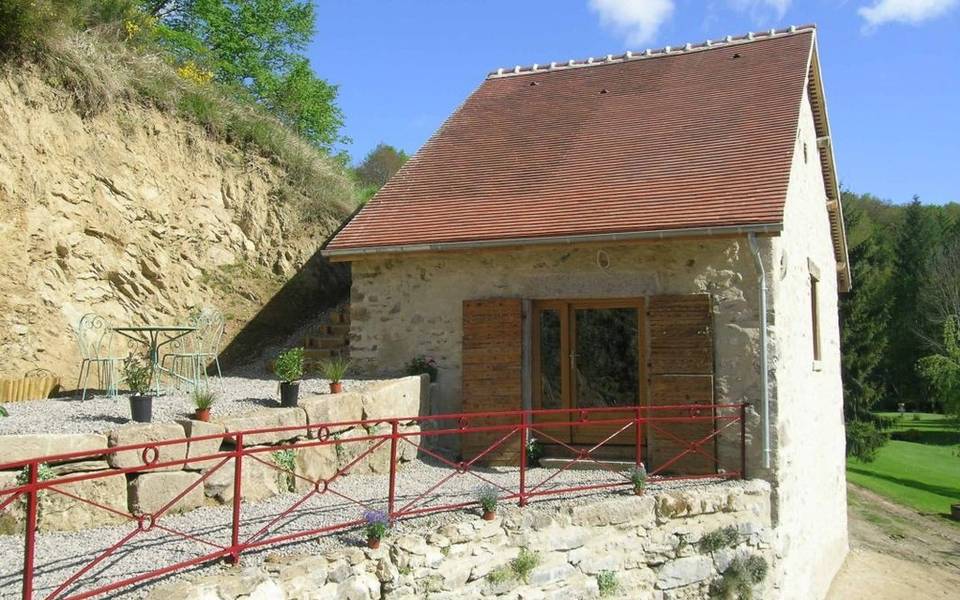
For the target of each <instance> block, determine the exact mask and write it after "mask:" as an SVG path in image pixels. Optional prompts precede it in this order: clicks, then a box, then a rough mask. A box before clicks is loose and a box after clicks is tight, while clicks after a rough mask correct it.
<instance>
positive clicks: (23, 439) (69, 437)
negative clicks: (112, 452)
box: [0, 433, 107, 464]
mask: <svg viewBox="0 0 960 600" xmlns="http://www.w3.org/2000/svg"><path fill="white" fill-rule="evenodd" d="M106 448H107V437H106V436H104V435H100V434H98V433H37V434H26V435H0V457H2V458H0V462H4V463H7V462H17V461H21V460H28V459H31V458H37V457H42V456H51V455H54V454H68V453H71V452H86V451H94V450H105V449H106ZM96 456H100V455H99V454H97V455H91V456H89V457H83V458H81V459H73V460H89V459H91V458H95V457H96ZM55 462H64V461H55ZM51 464H53V463H51Z"/></svg>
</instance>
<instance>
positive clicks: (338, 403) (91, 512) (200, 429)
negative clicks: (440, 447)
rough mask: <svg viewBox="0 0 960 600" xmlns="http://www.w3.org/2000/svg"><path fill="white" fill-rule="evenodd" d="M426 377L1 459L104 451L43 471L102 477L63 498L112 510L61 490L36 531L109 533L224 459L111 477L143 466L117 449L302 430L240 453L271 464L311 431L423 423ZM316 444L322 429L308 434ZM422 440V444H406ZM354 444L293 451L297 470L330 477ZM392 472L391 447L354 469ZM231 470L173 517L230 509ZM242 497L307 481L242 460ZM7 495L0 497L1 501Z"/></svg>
mask: <svg viewBox="0 0 960 600" xmlns="http://www.w3.org/2000/svg"><path fill="white" fill-rule="evenodd" d="M429 389H430V384H429V377H428V376H426V375H422V376H412V377H404V378H402V379H394V380H389V381H379V382H373V383H371V384H370V385H368V386H367V387H365V388H363V389H362V390H360V391H355V392H344V393H341V394H319V395H315V396H309V397H305V398H301V399H300V402H299V406H298V407H295V408H279V407H277V408H263V409H259V410H255V411H253V412H250V413H247V414H244V415H240V416H234V417H227V418H224V419H221V420H219V421H214V422H210V423H206V422H202V421H194V420H190V419H183V420H180V421H178V422H176V423H145V424H131V425H126V426H122V427H118V428H117V429H115V430H112V431H110V432H109V433H107V434H94V433H90V434H60V435H58V434H35V435H4V436H0V460H2V461H3V462H14V461H20V460H27V459H30V458H34V457H38V456H49V455H54V454H66V453H70V452H80V451H88V450H89V451H99V450H102V451H103V452H102V454H99V455H96V456H91V457H89V458H84V459H83V460H74V461H67V462H63V463H50V464H48V465H47V466H48V467H49V468H50V470H51V474H52V476H53V480H52V481H54V482H55V481H56V479H58V478H62V477H67V476H70V475H76V474H80V473H89V472H96V471H100V472H103V473H104V474H105V476H104V477H99V478H97V479H89V480H84V481H78V482H73V483H67V484H61V485H59V486H58V489H62V490H63V491H64V492H67V493H69V494H72V495H75V496H77V497H79V498H82V499H85V500H88V501H91V502H95V503H97V504H100V505H103V506H107V507H109V508H110V509H112V510H113V511H116V512H110V511H107V510H104V509H102V508H97V507H95V506H92V505H90V504H88V503H85V502H80V501H77V500H75V499H73V498H70V497H69V496H66V495H64V494H60V493H57V492H55V491H46V492H43V493H42V494H41V496H40V502H39V510H38V519H37V524H38V529H39V531H41V532H49V531H76V530H81V529H88V528H92V527H99V526H104V525H117V524H121V523H124V522H128V519H126V518H125V517H123V516H122V515H120V514H117V513H128V514H134V515H136V514H152V513H154V512H156V511H158V510H159V509H160V508H162V507H163V506H164V505H166V504H167V503H168V502H169V501H171V500H173V498H174V497H176V496H177V495H178V494H179V493H181V492H182V491H183V490H185V489H186V488H187V487H189V486H190V485H191V484H193V483H195V482H196V481H197V480H199V479H200V477H201V476H202V475H203V474H204V473H205V472H206V471H207V470H208V469H211V468H213V467H215V466H216V465H217V464H219V463H220V461H221V460H222V459H214V460H209V461H195V462H187V463H184V464H179V465H172V466H170V467H158V468H145V469H143V471H142V472H137V473H133V474H124V473H115V474H110V472H111V471H114V470H116V469H124V468H133V467H138V466H142V465H143V462H142V459H141V452H140V451H124V452H111V450H110V449H111V448H113V447H117V446H124V445H131V444H143V443H149V442H159V441H164V440H179V439H185V438H193V437H200V436H206V435H217V434H227V433H230V432H233V431H241V430H250V429H268V428H274V427H298V426H302V427H303V428H304V429H303V430H302V431H297V430H294V431H293V432H275V433H261V434H253V435H249V436H246V437H244V447H251V448H263V449H265V452H264V453H263V454H259V455H258V456H260V457H261V458H262V459H264V460H270V456H271V452H272V450H269V449H270V448H272V447H274V446H277V445H279V444H284V443H288V442H292V441H296V440H304V439H307V433H308V432H307V429H306V427H307V426H308V425H314V424H317V423H331V422H338V421H360V420H375V419H388V418H394V417H409V416H417V415H419V414H421V413H422V412H425V410H426V406H428V404H429V399H428V395H429ZM400 431H401V432H403V433H417V432H419V425H417V424H416V423H414V422H405V423H401V426H400ZM330 434H331V435H332V436H333V437H340V438H349V437H354V436H361V435H369V433H368V432H366V431H365V430H363V429H362V428H360V427H343V428H340V429H338V430H336V431H330ZM310 436H311V437H315V436H316V430H314V431H311V432H310ZM409 439H411V440H412V441H417V440H419V436H415V437H411V438H409ZM374 443H375V442H373V441H371V442H357V443H351V444H342V445H339V446H338V445H334V444H330V445H324V446H310V447H304V448H297V449H294V450H293V451H294V453H295V455H294V457H293V459H294V464H295V467H294V470H295V472H296V473H297V474H298V475H301V476H303V477H306V478H308V479H310V480H314V481H316V480H318V479H319V478H329V477H331V476H332V475H334V474H335V473H336V472H337V471H338V470H339V469H342V468H343V467H345V466H346V465H347V463H349V462H351V461H352V460H353V459H354V458H355V457H356V456H357V455H359V454H360V453H361V452H362V451H363V450H365V448H360V445H361V444H371V445H372V444H374ZM232 448H233V446H232V443H231V442H230V441H221V439H219V438H214V439H211V440H202V441H198V442H188V443H183V444H170V445H165V446H160V447H158V450H159V456H158V461H157V462H166V461H181V460H185V459H187V460H188V459H190V458H196V457H199V456H203V455H207V454H214V453H216V452H219V451H225V450H230V449H232ZM399 448H400V450H401V452H398V454H399V455H400V456H399V458H400V461H401V462H404V463H405V462H409V461H411V460H413V459H414V458H416V449H415V448H414V446H412V445H410V444H403V445H401V446H400V447H399ZM389 469H390V445H389V444H383V445H381V446H380V448H378V449H377V450H375V451H374V452H372V453H371V454H370V455H369V456H368V457H367V458H365V459H364V460H363V461H361V462H360V463H358V464H357V465H355V466H354V467H353V468H352V469H351V472H361V473H362V472H370V473H387V472H389ZM19 474H20V472H19V471H0V489H10V488H13V487H16V486H17V485H19V484H18V483H17V480H18V475H19ZM233 479H234V477H233V461H228V462H227V463H226V464H224V465H222V466H221V467H220V468H219V469H217V470H216V471H214V472H213V473H211V474H210V476H209V477H208V478H207V479H206V480H204V482H203V485H202V486H197V487H196V488H194V490H192V491H191V492H190V493H188V494H187V495H186V496H184V497H183V498H182V499H181V500H180V501H178V502H177V504H176V505H175V506H174V507H173V508H172V509H171V511H170V512H185V511H189V510H193V509H195V508H198V507H200V506H203V505H218V504H226V503H228V502H230V501H232V499H233ZM242 483H243V487H242V490H243V498H244V500H248V501H257V500H263V499H265V498H269V497H271V496H275V495H277V494H280V493H283V492H286V491H290V486H291V485H293V486H295V487H296V489H297V490H298V491H302V492H305V491H307V489H308V488H306V487H305V486H307V485H308V484H307V482H305V481H303V480H301V479H295V478H293V477H290V476H288V475H286V474H284V473H281V472H280V471H277V470H275V469H272V468H270V467H269V466H266V465H264V464H263V463H262V462H259V461H257V460H253V459H250V458H248V459H246V460H245V461H244V468H243V482H242ZM5 499H6V496H0V502H2V501H3V500H5ZM25 518H26V508H25V503H24V502H22V501H21V500H17V501H15V502H13V503H11V504H9V505H8V506H6V507H5V508H4V509H3V510H0V535H3V534H17V533H22V532H23V531H24V523H25Z"/></svg>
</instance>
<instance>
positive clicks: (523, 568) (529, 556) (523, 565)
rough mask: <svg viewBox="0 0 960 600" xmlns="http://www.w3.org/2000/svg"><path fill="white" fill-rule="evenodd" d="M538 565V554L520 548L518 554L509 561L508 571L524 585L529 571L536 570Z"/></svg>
mask: <svg viewBox="0 0 960 600" xmlns="http://www.w3.org/2000/svg"><path fill="white" fill-rule="evenodd" d="M539 564H540V555H539V554H538V553H536V552H531V551H530V550H528V549H527V548H520V554H518V555H517V557H516V558H515V559H513V560H511V561H510V570H511V571H513V574H514V575H516V577H517V579H519V580H520V581H523V582H524V583H526V581H527V579H528V578H529V577H530V573H531V571H533V570H534V569H536V568H537V565H539Z"/></svg>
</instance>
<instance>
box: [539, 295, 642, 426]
mask: <svg viewBox="0 0 960 600" xmlns="http://www.w3.org/2000/svg"><path fill="white" fill-rule="evenodd" d="M643 306H644V301H643V299H642V298H641V299H625V300H593V301H587V300H577V301H568V300H549V301H538V302H535V303H534V310H533V319H534V321H533V376H534V381H533V396H534V403H533V405H534V408H537V409H562V408H573V409H576V408H604V407H606V408H616V407H625V408H626V407H630V408H632V407H634V406H636V405H637V404H639V403H640V399H641V397H642V390H643V389H644V387H645V386H643V385H642V381H643V375H642V370H643V365H642V361H641V358H642V356H643V354H644V352H643V347H644V346H643ZM632 414H633V412H632V411H623V412H620V411H610V412H604V413H602V414H600V415H592V416H591V417H590V418H591V419H592V420H598V419H604V418H608V419H612V418H622V417H625V416H626V417H629V416H632ZM576 418H578V415H577V414H576V413H558V414H549V415H539V416H538V417H537V418H536V422H537V423H549V422H561V421H569V420H573V419H576ZM571 429H575V430H576V431H575V432H574V431H571ZM617 429H619V427H616V426H611V425H597V426H595V427H582V426H578V427H576V428H570V427H563V428H560V427H546V429H545V432H546V433H549V434H550V435H551V436H553V437H556V438H557V439H558V440H559V441H562V442H565V443H575V444H593V443H597V442H599V441H602V440H604V439H606V438H607V437H608V436H610V435H611V434H612V433H614V432H615V431H616V430H617ZM633 441H634V437H633V435H632V434H631V433H630V432H629V431H628V432H626V433H624V434H622V435H620V436H617V437H616V438H615V439H612V440H610V442H609V443H611V444H632V443H633Z"/></svg>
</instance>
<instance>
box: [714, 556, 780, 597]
mask: <svg viewBox="0 0 960 600" xmlns="http://www.w3.org/2000/svg"><path fill="white" fill-rule="evenodd" d="M767 570H768V567H767V561H766V559H764V558H763V557H762V556H759V555H756V554H753V555H750V556H747V557H745V558H744V557H737V558H735V559H733V561H731V562H730V566H728V567H727V570H726V571H724V572H723V575H722V576H721V577H720V579H718V580H717V581H715V582H714V583H713V584H712V585H711V586H710V592H711V595H712V596H713V597H715V598H721V599H723V600H751V599H752V598H753V588H754V586H756V585H757V584H758V583H760V582H762V581H763V580H764V579H766V577H767Z"/></svg>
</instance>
